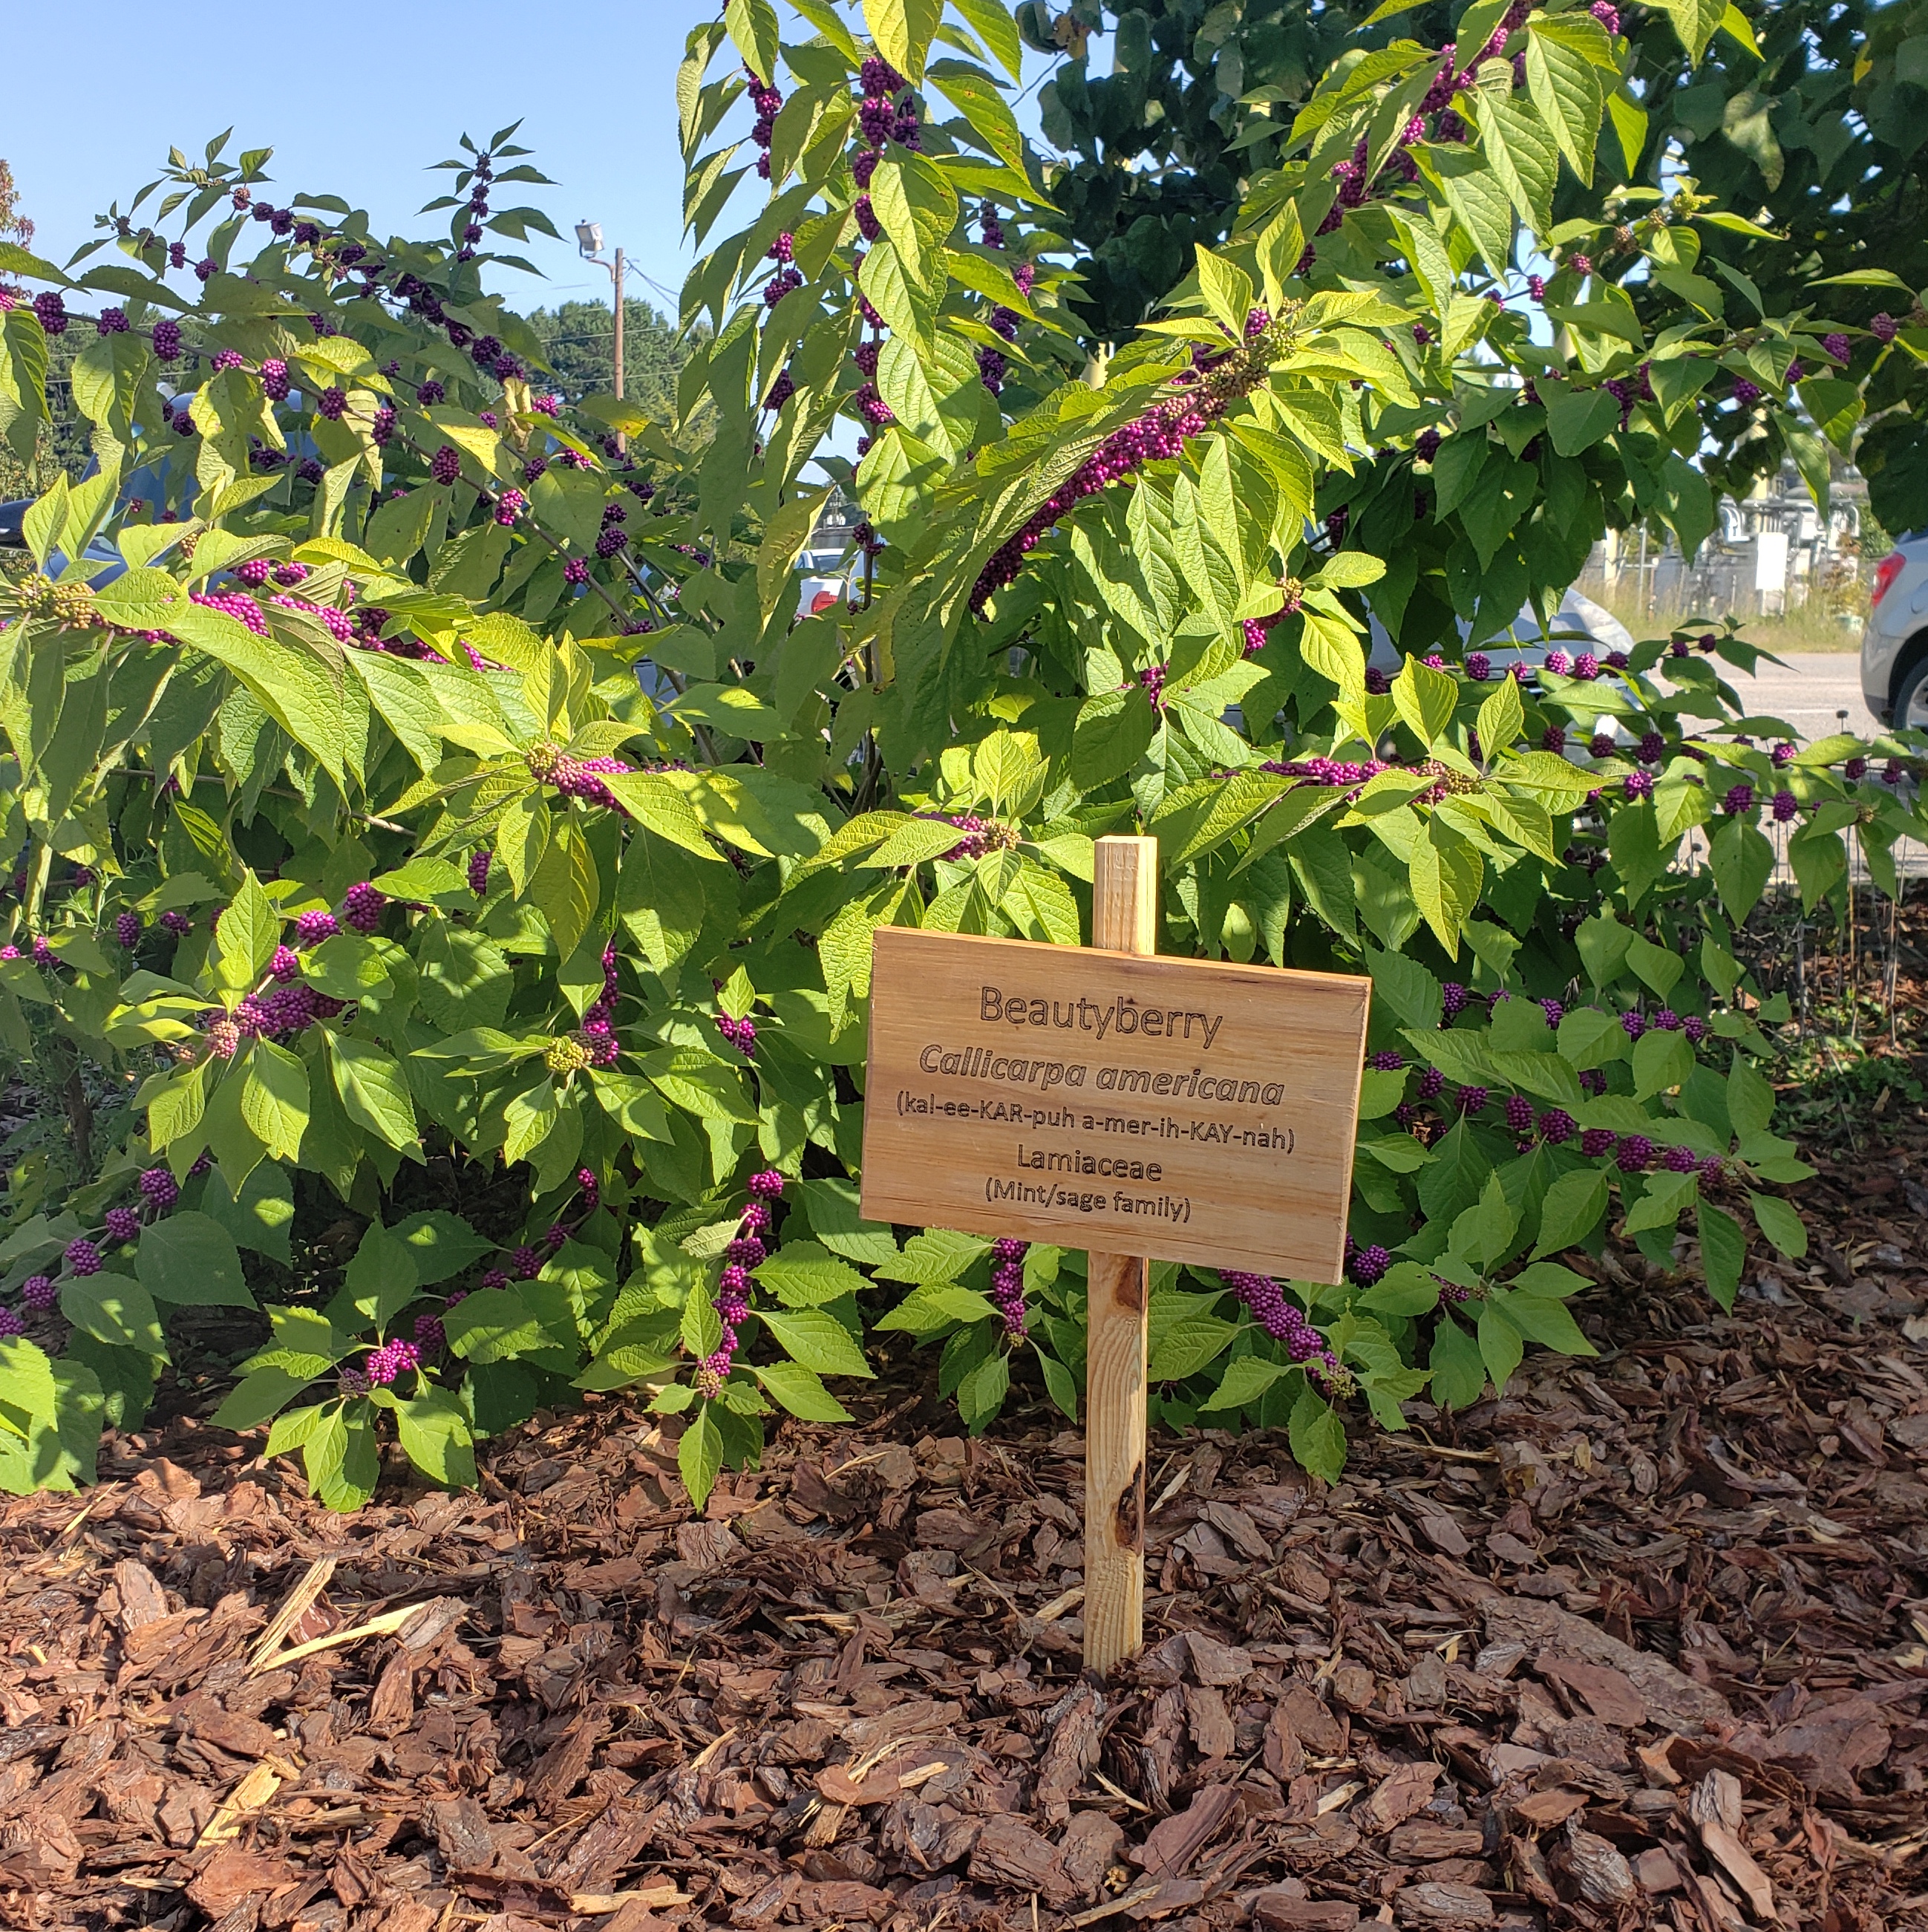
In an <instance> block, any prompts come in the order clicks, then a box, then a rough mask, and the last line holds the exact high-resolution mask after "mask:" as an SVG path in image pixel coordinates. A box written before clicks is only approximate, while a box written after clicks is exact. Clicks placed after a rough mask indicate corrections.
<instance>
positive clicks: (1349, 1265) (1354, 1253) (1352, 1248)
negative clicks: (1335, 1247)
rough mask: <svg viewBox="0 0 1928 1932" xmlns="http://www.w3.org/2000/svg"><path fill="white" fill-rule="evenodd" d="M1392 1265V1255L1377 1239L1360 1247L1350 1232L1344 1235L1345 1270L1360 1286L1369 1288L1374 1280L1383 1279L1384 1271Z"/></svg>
mask: <svg viewBox="0 0 1928 1932" xmlns="http://www.w3.org/2000/svg"><path fill="white" fill-rule="evenodd" d="M1392 1265H1393V1257H1392V1256H1391V1255H1390V1253H1387V1250H1385V1249H1384V1248H1383V1247H1381V1246H1380V1245H1379V1244H1378V1242H1377V1241H1375V1242H1373V1243H1372V1244H1371V1245H1370V1246H1369V1247H1363V1248H1362V1247H1360V1245H1359V1244H1358V1243H1357V1241H1354V1239H1353V1238H1352V1237H1351V1235H1347V1236H1346V1238H1345V1272H1346V1274H1347V1275H1348V1277H1350V1278H1351V1280H1354V1281H1356V1282H1357V1283H1358V1284H1359V1285H1360V1287H1361V1288H1370V1287H1371V1286H1372V1284H1373V1283H1375V1282H1376V1281H1383V1280H1384V1279H1385V1278H1386V1271H1387V1269H1388V1268H1390V1267H1391V1266H1392Z"/></svg>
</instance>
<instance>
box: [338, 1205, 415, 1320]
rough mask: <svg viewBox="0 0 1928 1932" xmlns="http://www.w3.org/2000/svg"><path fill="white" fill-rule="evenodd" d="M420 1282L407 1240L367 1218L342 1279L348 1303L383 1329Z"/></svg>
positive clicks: (412, 1297) (402, 1307)
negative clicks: (365, 1225)
mask: <svg viewBox="0 0 1928 1932" xmlns="http://www.w3.org/2000/svg"><path fill="white" fill-rule="evenodd" d="M420 1286H421V1283H420V1282H419V1280H418V1278H417V1277H416V1274H415V1256H414V1255H413V1253H412V1252H411V1251H410V1250H409V1247H408V1244H406V1242H404V1241H397V1239H396V1238H395V1237H394V1234H393V1233H392V1232H391V1231H390V1230H389V1229H386V1228H385V1227H383V1226H382V1224H381V1223H380V1222H379V1221H371V1222H370V1223H369V1224H368V1226H367V1227H366V1228H365V1229H363V1230H362V1233H361V1242H360V1244H359V1245H358V1247H356V1249H355V1256H354V1259H352V1261H350V1262H349V1264H348V1271H347V1274H346V1277H344V1279H343V1283H342V1292H343V1295H344V1296H345V1297H346V1299H347V1301H348V1303H349V1306H350V1307H352V1308H354V1309H355V1310H356V1311H357V1312H358V1313H360V1314H361V1315H363V1316H366V1317H367V1319H368V1320H369V1321H370V1322H372V1323H373V1325H375V1327H376V1329H377V1330H378V1331H385V1330H386V1329H387V1328H388V1324H389V1322H391V1321H392V1320H393V1319H394V1317H395V1316H397V1315H398V1314H399V1313H400V1312H401V1311H402V1310H403V1309H404V1308H406V1307H407V1306H408V1305H409V1303H410V1302H411V1301H413V1300H414V1299H415V1294H416V1291H417V1290H418V1288H419V1287H420ZM329 1312H330V1313H331V1314H334V1313H337V1311H336V1310H332V1309H331V1310H330V1311H329Z"/></svg>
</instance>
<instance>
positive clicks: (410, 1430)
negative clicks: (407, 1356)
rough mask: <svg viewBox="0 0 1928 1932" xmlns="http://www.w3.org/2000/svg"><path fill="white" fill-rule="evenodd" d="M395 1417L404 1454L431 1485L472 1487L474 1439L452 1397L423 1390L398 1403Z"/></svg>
mask: <svg viewBox="0 0 1928 1932" xmlns="http://www.w3.org/2000/svg"><path fill="white" fill-rule="evenodd" d="M394 1418H395V1434H396V1436H397V1439H399V1440H400V1443H401V1445H402V1448H403V1451H405V1452H406V1454H407V1457H408V1459H409V1461H410V1462H411V1463H413V1464H414V1465H415V1467H416V1468H417V1469H419V1470H420V1471H421V1472H422V1474H423V1475H424V1476H426V1477H427V1478H428V1479H429V1481H430V1482H432V1483H439V1484H441V1485H442V1487H443V1488H444V1489H451V1490H454V1489H472V1488H473V1487H475V1448H474V1438H473V1437H472V1436H471V1435H470V1433H469V1423H468V1418H466V1416H464V1415H463V1413H462V1410H461V1409H460V1406H459V1405H458V1404H457V1402H456V1400H455V1399H454V1397H452V1396H451V1395H448V1394H445V1393H444V1392H443V1391H442V1390H440V1389H428V1390H424V1391H423V1392H422V1393H421V1394H419V1395H416V1396H412V1397H406V1398H404V1399H401V1400H397V1402H396V1403H395V1406H394Z"/></svg>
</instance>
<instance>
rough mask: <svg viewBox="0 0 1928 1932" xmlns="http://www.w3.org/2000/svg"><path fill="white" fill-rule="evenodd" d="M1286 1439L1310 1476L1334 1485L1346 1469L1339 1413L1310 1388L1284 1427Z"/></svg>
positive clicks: (1342, 1429)
mask: <svg viewBox="0 0 1928 1932" xmlns="http://www.w3.org/2000/svg"><path fill="white" fill-rule="evenodd" d="M1286 1440H1287V1441H1288V1442H1289V1443H1290V1444H1291V1449H1292V1454H1293V1457H1294V1460H1296V1461H1297V1463H1298V1465H1299V1466H1300V1468H1301V1469H1303V1470H1305V1471H1306V1473H1307V1474H1308V1475H1314V1476H1317V1477H1318V1478H1321V1480H1322V1481H1325V1482H1328V1483H1336V1482H1337V1481H1339V1478H1340V1476H1341V1475H1342V1474H1344V1472H1345V1423H1344V1421H1342V1419H1341V1418H1340V1416H1339V1412H1338V1411H1337V1410H1336V1409H1333V1407H1332V1406H1330V1404H1329V1403H1326V1402H1324V1400H1321V1398H1320V1397H1319V1396H1318V1395H1317V1394H1315V1393H1314V1391H1312V1389H1310V1388H1307V1389H1306V1390H1305V1391H1303V1393H1302V1394H1300V1397H1299V1400H1298V1401H1297V1403H1296V1404H1295V1405H1294V1407H1293V1410H1292V1419H1291V1422H1290V1423H1289V1424H1288V1426H1287V1430H1286Z"/></svg>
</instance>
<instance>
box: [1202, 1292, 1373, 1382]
mask: <svg viewBox="0 0 1928 1932" xmlns="http://www.w3.org/2000/svg"><path fill="white" fill-rule="evenodd" d="M1219 1280H1221V1281H1222V1282H1223V1283H1225V1286H1226V1287H1227V1288H1228V1289H1231V1292H1232V1293H1233V1294H1234V1295H1237V1297H1238V1298H1239V1299H1240V1301H1242V1302H1243V1303H1244V1304H1245V1305H1246V1307H1247V1308H1248V1309H1249V1310H1250V1311H1251V1313H1252V1319H1254V1320H1255V1322H1258V1325H1259V1326H1260V1327H1261V1328H1263V1329H1264V1331H1265V1332H1266V1334H1268V1335H1269V1336H1270V1337H1271V1338H1272V1339H1273V1341H1275V1342H1282V1343H1285V1352H1286V1353H1287V1355H1289V1356H1290V1357H1291V1359H1292V1360H1293V1361H1295V1362H1297V1363H1298V1364H1300V1366H1301V1367H1303V1368H1304V1370H1305V1371H1306V1374H1307V1375H1308V1376H1310V1377H1311V1378H1312V1380H1313V1381H1314V1382H1316V1383H1317V1384H1318V1385H1319V1386H1320V1387H1321V1388H1323V1389H1324V1391H1325V1392H1326V1393H1327V1394H1328V1395H1329V1396H1338V1395H1340V1394H1348V1393H1350V1391H1351V1384H1352V1377H1351V1373H1350V1372H1349V1371H1348V1370H1346V1369H1345V1368H1344V1367H1342V1366H1341V1364H1340V1362H1339V1358H1338V1357H1337V1356H1336V1355H1334V1354H1333V1352H1332V1350H1331V1349H1330V1348H1328V1347H1327V1346H1326V1338H1325V1337H1324V1336H1323V1335H1321V1334H1320V1333H1319V1331H1318V1329H1316V1328H1314V1327H1313V1326H1312V1324H1311V1323H1310V1322H1308V1321H1307V1320H1306V1318H1305V1316H1304V1315H1303V1314H1302V1313H1300V1310H1299V1309H1298V1307H1297V1305H1296V1304H1294V1303H1293V1302H1292V1301H1291V1300H1290V1299H1289V1298H1288V1297H1287V1295H1286V1293H1285V1290H1284V1289H1282V1288H1281V1287H1280V1286H1279V1284H1278V1283H1276V1281H1274V1280H1273V1279H1272V1278H1271V1277H1270V1276H1269V1275H1263V1274H1247V1273H1246V1271H1244V1270H1243V1269H1242V1268H1221V1269H1219Z"/></svg>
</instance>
